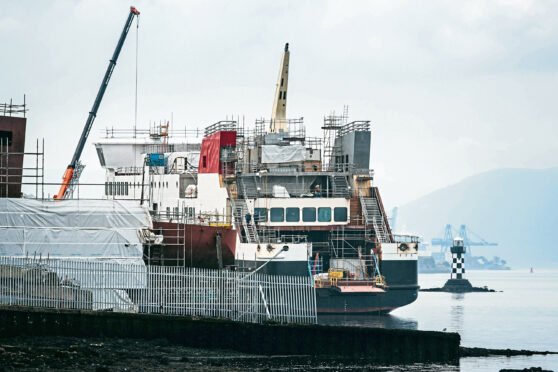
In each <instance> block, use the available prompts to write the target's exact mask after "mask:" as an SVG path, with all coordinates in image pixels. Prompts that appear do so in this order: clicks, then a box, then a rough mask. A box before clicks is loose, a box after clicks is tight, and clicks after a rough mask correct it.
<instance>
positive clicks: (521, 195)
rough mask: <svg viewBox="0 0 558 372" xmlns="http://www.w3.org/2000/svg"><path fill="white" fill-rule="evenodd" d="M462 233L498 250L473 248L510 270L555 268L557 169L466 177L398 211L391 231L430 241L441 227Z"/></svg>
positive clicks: (513, 170)
mask: <svg viewBox="0 0 558 372" xmlns="http://www.w3.org/2000/svg"><path fill="white" fill-rule="evenodd" d="M448 223H450V224H452V225H453V226H454V227H456V228H458V227H459V225H461V224H466V225H467V226H468V228H469V229H470V230H471V231H473V232H475V233H476V234H478V235H479V236H480V237H482V238H484V239H485V240H487V241H494V242H497V243H499V245H498V247H473V248H472V252H473V253H474V254H475V255H484V256H487V257H488V258H490V257H492V256H494V255H496V256H500V257H502V258H503V259H505V260H507V261H508V262H509V264H510V265H511V266H512V267H515V268H519V267H529V266H538V267H551V266H552V267H556V265H558V244H556V242H555V241H553V233H554V232H555V231H556V230H557V228H558V167H552V168H545V169H532V168H499V169H495V170H491V171H486V172H483V173H479V174H475V175H472V176H470V177H467V178H465V179H463V180H461V181H458V182H456V183H455V184H452V185H449V186H446V187H444V188H441V189H438V190H434V191H432V192H430V193H428V194H426V195H424V196H422V197H420V198H418V199H415V200H413V201H411V202H409V203H407V204H404V205H403V206H401V207H399V211H398V218H397V225H396V231H398V232H404V231H401V229H400V228H399V227H403V230H406V231H412V232H413V233H415V234H419V235H421V236H423V237H424V238H425V241H427V242H430V240H431V239H432V238H434V237H441V236H442V235H443V229H444V227H445V225H446V224H448Z"/></svg>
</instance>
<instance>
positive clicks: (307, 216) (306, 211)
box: [302, 208, 316, 222]
mask: <svg viewBox="0 0 558 372" xmlns="http://www.w3.org/2000/svg"><path fill="white" fill-rule="evenodd" d="M302 221H304V222H316V208H302Z"/></svg>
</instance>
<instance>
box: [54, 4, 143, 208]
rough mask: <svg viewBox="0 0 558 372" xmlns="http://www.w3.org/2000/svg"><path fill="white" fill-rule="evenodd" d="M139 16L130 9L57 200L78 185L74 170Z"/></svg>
mask: <svg viewBox="0 0 558 372" xmlns="http://www.w3.org/2000/svg"><path fill="white" fill-rule="evenodd" d="M139 14H140V13H139V12H138V11H137V9H136V8H134V7H130V14H129V15H128V19H127V20H126V23H125V24H124V29H123V30H122V33H121V34H120V38H119V39H118V43H117V44H116V48H115V50H114V53H113V55H112V58H111V59H110V60H109V65H108V67H107V70H106V72H105V76H104V78H103V81H102V82H101V86H100V87H99V91H98V92H97V96H96V97H95V101H94V102H93V107H92V109H91V112H89V115H88V117H87V120H86V122H85V126H84V128H83V132H82V134H81V137H80V139H79V141H78V145H77V147H76V151H75V152H74V156H73V157H72V162H71V163H70V165H69V166H68V169H66V172H65V173H64V177H63V181H62V182H63V183H62V186H60V190H59V191H58V194H57V195H55V196H54V198H55V199H62V198H64V197H68V195H67V193H68V190H69V187H68V186H69V185H70V184H74V183H77V181H78V180H77V178H78V177H79V174H80V172H76V173H74V172H73V170H74V169H76V168H77V167H78V165H79V159H80V157H81V153H82V152H83V148H84V147H85V143H86V142H87V137H88V136H89V132H90V131H91V127H92V126H93V122H94V121H95V117H96V116H97V110H98V109H99V106H100V105H101V101H102V99H103V96H104V94H105V91H106V89H107V86H108V83H109V81H110V78H111V76H112V72H113V70H114V67H115V66H116V61H117V60H118V56H119V55H120V51H121V50H122V46H123V45H124V41H125V40H126V36H127V35H128V31H129V30H130V26H131V25H132V21H133V20H134V17H135V16H136V15H137V16H139Z"/></svg>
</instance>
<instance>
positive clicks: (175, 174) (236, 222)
mask: <svg viewBox="0 0 558 372" xmlns="http://www.w3.org/2000/svg"><path fill="white" fill-rule="evenodd" d="M289 53H290V52H289V50H288V45H287V46H286V47H285V51H284V54H283V58H282V60H281V67H280V73H279V79H278V82H277V89H276V94H275V103H274V106H273V111H272V115H271V119H270V120H265V119H258V120H256V122H255V125H254V127H253V128H245V127H244V125H243V126H240V125H239V123H238V122H236V121H220V122H218V123H215V124H212V125H210V126H208V127H206V128H205V130H204V131H203V138H199V137H198V136H196V137H195V138H191V136H188V133H186V131H185V133H184V135H183V136H182V137H181V136H178V137H177V136H173V135H171V134H172V133H171V132H170V131H169V130H168V127H167V126H162V127H160V128H159V130H158V132H157V131H155V132H152V131H150V132H149V135H147V133H145V134H144V137H143V138H137V137H136V138H133V139H127V140H123V139H114V138H106V139H103V140H101V141H98V142H97V143H96V144H95V145H96V147H97V150H98V154H99V159H100V161H101V164H102V165H103V166H104V167H105V168H106V170H107V176H106V187H105V196H106V197H107V198H111V197H124V198H133V199H138V200H139V202H140V203H148V205H149V206H150V209H151V210H152V215H153V218H154V227H155V229H156V230H157V229H158V232H159V233H160V235H162V236H163V237H164V239H163V242H162V243H161V244H157V245H155V246H153V247H151V246H150V247H148V248H147V251H144V255H145V257H146V260H147V261H148V262H149V263H151V264H163V265H173V264H175V265H185V266H202V267H221V268H223V267H225V268H226V267H228V268H230V269H236V270H242V271H245V272H247V275H249V273H251V272H256V271H260V272H265V273H268V274H276V275H300V276H308V275H311V276H312V277H313V278H314V281H315V285H316V288H317V304H318V311H319V312H322V313H326V312H329V313H370V312H389V311H391V310H393V309H394V308H397V307H400V306H403V305H406V304H408V303H410V302H412V301H414V300H415V299H416V296H417V292H418V285H417V253H418V252H417V242H418V240H417V239H416V238H414V237H404V238H402V237H397V236H394V235H393V234H392V232H391V230H390V226H389V222H388V218H387V216H386V213H385V210H384V206H383V203H382V199H381V196H380V192H379V189H378V188H377V187H376V186H374V184H373V181H374V172H373V170H372V169H371V168H370V145H371V123H370V121H367V120H364V121H349V120H348V113H347V110H344V112H343V115H335V114H332V115H328V116H326V117H325V118H324V121H323V123H322V124H321V128H322V131H323V136H322V137H321V138H313V137H310V136H307V135H306V129H305V126H304V122H303V119H302V118H298V119H287V118H286V114H285V113H286V98H287V81H288V64H289ZM198 133H199V132H198ZM171 145H172V146H173V147H172V148H171ZM119 153H126V155H122V156H121V155H118V154H119ZM109 154H111V155H110V156H109ZM113 157H116V159H113Z"/></svg>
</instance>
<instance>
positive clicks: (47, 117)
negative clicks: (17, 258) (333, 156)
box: [0, 0, 558, 207]
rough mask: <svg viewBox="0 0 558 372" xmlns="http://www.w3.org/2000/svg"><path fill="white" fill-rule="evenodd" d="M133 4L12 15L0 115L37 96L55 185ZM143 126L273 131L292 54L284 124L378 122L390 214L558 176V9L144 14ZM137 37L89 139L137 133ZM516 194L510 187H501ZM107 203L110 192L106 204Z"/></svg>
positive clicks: (34, 122)
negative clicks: (469, 188) (494, 181)
mask: <svg viewBox="0 0 558 372" xmlns="http://www.w3.org/2000/svg"><path fill="white" fill-rule="evenodd" d="M130 5H131V4H130V3H129V2H127V1H113V0H110V1H109V0H101V1H100V0H83V1H5V0H0V6H1V7H0V9H2V11H1V13H0V42H1V43H2V54H1V55H2V59H1V60H0V68H1V72H0V101H8V100H9V99H10V98H11V97H12V98H14V99H16V101H21V100H22V98H21V97H22V96H23V94H24V93H25V94H27V98H28V103H29V107H30V111H29V113H28V118H29V121H28V131H27V139H28V142H27V144H28V145H30V144H32V143H34V140H35V138H37V137H40V138H42V137H44V138H45V141H46V150H47V154H46V164H47V169H46V171H47V176H48V180H50V181H58V180H59V179H60V178H61V176H62V174H63V172H64V169H65V168H66V166H67V165H68V163H69V161H70V159H71V156H72V154H73V151H74V148H75V145H76V143H77V141H78V138H79V135H80V134H81V131H82V129H83V125H84V122H85V119H86V117H87V113H88V112H89V110H90V108H91V105H92V103H93V99H94V96H95V94H96V92H97V89H98V86H99V84H100V82H101V78H102V76H103V74H104V72H105V69H106V67H107V63H108V59H109V58H110V56H111V55H112V52H113V50H114V47H115V44H116V41H117V38H118V36H119V35H120V32H121V29H122V27H123V25H124V21H125V18H126V16H127V14H128V8H129V6H130ZM133 5H135V6H136V7H137V8H138V9H139V10H140V11H141V18H140V28H139V112H138V122H139V124H140V126H144V127H147V126H148V124H149V121H159V120H167V119H170V117H171V113H172V115H173V117H174V123H175V126H177V127H181V128H182V127H184V125H187V126H188V127H191V128H193V127H204V126H205V125H207V124H211V123H213V122H216V121H218V120H221V119H224V118H225V117H226V116H227V115H229V116H230V115H231V114H233V115H240V116H242V115H245V116H246V120H247V122H249V123H253V120H254V119H255V118H256V117H262V116H265V117H269V116H270V111H271V106H272V103H273V95H274V87H275V81H276V78H277V74H278V69H279V61H280V58H281V53H282V50H283V45H284V43H285V42H289V43H290V46H291V47H290V49H291V61H290V78H289V79H290V80H289V98H288V105H287V106H288V107H287V113H288V116H289V117H301V116H302V117H304V118H305V123H306V125H307V129H308V131H309V132H310V133H314V134H319V132H320V129H319V128H320V126H321V123H322V120H323V116H324V115H325V114H327V113H329V112H331V110H336V111H337V112H341V111H342V108H343V105H345V104H347V105H349V106H350V112H349V113H350V119H353V120H359V119H360V120H362V119H367V120H371V121H372V125H373V129H372V167H373V168H375V169H376V183H377V185H379V186H380V187H381V191H382V194H383V196H384V202H385V203H386V204H387V206H388V207H392V206H394V205H396V204H403V203H405V202H407V201H410V200H412V199H414V198H416V197H419V196H421V195H423V194H425V193H427V192H430V191H432V190H433V189H435V188H439V187H443V186H445V185H448V184H451V183H454V182H456V181H458V180H460V179H462V178H464V177H466V176H469V175H472V174H475V173H478V172H482V171H485V170H489V169H494V168H501V167H530V168H545V167H553V166H558V146H557V145H556V141H557V140H558V126H557V125H556V124H557V123H556V121H557V120H556V118H558V104H556V95H555V93H556V87H558V74H557V68H558V2H555V1H527V0H520V1H469V2H465V1H460V2H455V1H428V2H424V1H420V2H419V1H393V0H390V1H362V2H358V1H260V0H258V1H136V2H135V3H134V4H133ZM135 39H136V30H135V24H134V28H133V29H132V30H131V31H130V34H129V36H128V40H127V41H126V44H125V46H124V49H123V51H122V54H121V57H120V60H119V63H118V65H117V66H116V70H115V72H114V75H113V77H112V80H111V82H110V85H109V87H108V90H107V93H106V95H105V98H104V100H103V103H102V105H101V108H100V110H99V115H98V117H97V120H96V122H95V125H94V128H93V130H92V138H90V140H89V141H88V144H87V146H86V149H85V151H84V154H83V161H84V162H85V163H86V165H87V167H86V169H85V173H84V176H83V177H82V179H83V180H85V181H96V182H102V181H103V175H104V173H103V171H102V170H101V168H100V166H99V162H98V159H97V157H96V154H95V151H94V147H93V146H92V145H91V142H92V141H91V140H92V139H94V138H98V137H99V135H100V130H101V129H103V128H105V127H107V126H114V127H119V128H128V127H131V126H132V124H133V120H134V87H135V85H134V79H135V78H134V77H135V41H136V40H135ZM502 187H505V185H502ZM99 192H101V191H100V190H99Z"/></svg>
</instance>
